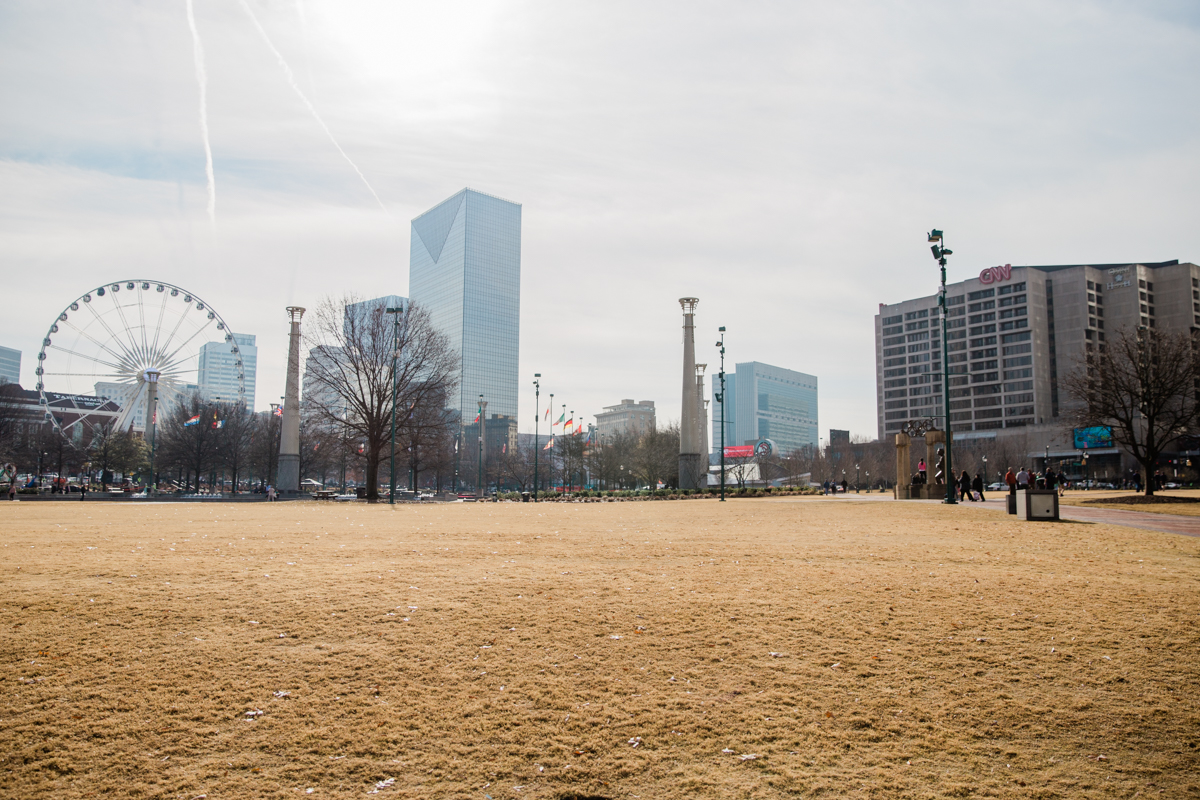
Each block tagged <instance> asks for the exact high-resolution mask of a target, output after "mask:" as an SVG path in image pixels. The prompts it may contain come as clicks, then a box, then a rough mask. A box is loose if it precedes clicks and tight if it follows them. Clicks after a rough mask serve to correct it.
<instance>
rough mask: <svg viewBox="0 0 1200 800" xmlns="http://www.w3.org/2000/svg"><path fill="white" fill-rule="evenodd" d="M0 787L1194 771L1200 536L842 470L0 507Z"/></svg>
mask: <svg viewBox="0 0 1200 800" xmlns="http://www.w3.org/2000/svg"><path fill="white" fill-rule="evenodd" d="M0 544H2V545H3V547H2V548H0V553H2V555H3V558H2V559H0V574H2V582H0V631H2V632H3V633H2V635H0V659H2V660H3V664H2V676H0V687H2V689H0V796H2V797H6V798H42V797H46V798H50V797H53V798H60V797H62V798H75V797H103V796H112V797H165V798H188V799H189V800H190V799H192V798H197V797H204V796H206V797H207V798H209V799H210V800H216V798H235V797H281V798H285V797H309V796H311V797H314V798H324V797H358V796H364V795H367V794H369V793H372V792H377V793H378V794H379V795H380V796H381V797H387V796H393V797H454V798H459V797H461V798H479V799H480V800H487V798H491V800H500V798H506V799H507V798H527V797H528V798H600V797H603V798H629V797H642V798H676V797H677V798H684V797H687V798H692V797H706V798H707V797H711V798H718V797H719V798H727V797H736V798H743V797H745V798H774V797H810V796H817V795H821V796H826V797H878V798H886V797H943V796H954V797H1042V798H1048V797H1135V796H1142V797H1173V798H1183V797H1192V798H1194V797H1197V796H1200V697H1198V692H1197V687H1198V686H1200V633H1198V631H1200V539H1195V538H1190V537H1183V536H1175V535H1170V534H1161V533H1154V532H1150V531H1144V530H1134V529H1130V528H1122V527H1115V526H1106V525H1096V524H1082V523H1070V522H1064V523H1058V524H1054V523H1021V522H1017V521H1014V519H1013V518H1011V517H1007V516H1005V515H1004V514H1002V513H999V512H997V511H994V510H991V509H983V508H978V507H972V506H970V505H967V506H961V507H943V506H940V505H937V504H922V503H896V502H887V501H875V502H854V501H853V500H847V499H844V498H842V499H825V500H822V499H812V500H737V501H731V502H728V503H725V504H723V505H722V504H719V503H717V502H715V501H705V502H641V503H612V504H587V505H583V504H578V505H569V504H539V505H531V504H479V505H475V504H454V505H441V506H396V507H388V506H386V505H381V506H366V505H360V504H353V505H331V504H317V503H311V502H310V503H274V504H266V503H260V504H181V503H175V504H167V503H163V504H149V503H144V504H135V503H69V502H57V503H53V502H40V503H39V502H24V503H4V504H3V505H0Z"/></svg>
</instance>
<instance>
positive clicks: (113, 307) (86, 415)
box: [34, 280, 246, 435]
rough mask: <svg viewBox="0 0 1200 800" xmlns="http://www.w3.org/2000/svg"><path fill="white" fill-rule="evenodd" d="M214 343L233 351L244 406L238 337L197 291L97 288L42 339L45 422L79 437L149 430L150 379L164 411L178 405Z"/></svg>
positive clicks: (154, 286)
mask: <svg viewBox="0 0 1200 800" xmlns="http://www.w3.org/2000/svg"><path fill="white" fill-rule="evenodd" d="M214 337H219V339H220V340H223V341H224V343H225V345H226V346H227V347H228V348H229V349H228V354H229V356H230V362H229V363H231V364H232V367H233V372H234V374H236V376H237V378H236V387H237V398H236V402H239V403H244V402H245V397H246V385H245V379H246V373H245V366H244V364H243V361H242V356H241V353H240V348H239V347H238V343H237V341H236V340H235V338H234V334H233V331H231V330H230V328H229V326H228V325H227V324H226V323H225V320H224V319H222V318H221V316H220V315H219V314H218V313H217V312H216V311H215V310H214V309H213V308H212V307H211V306H209V304H208V303H206V302H205V301H204V300H202V299H201V298H200V297H198V296H197V295H196V294H195V293H194V292H189V291H187V290H186V289H183V288H180V287H178V286H174V285H172V284H169V283H165V282H163V281H150V280H127V281H119V282H116V283H109V284H105V285H103V286H100V287H98V288H96V289H93V290H92V291H90V292H87V293H86V294H84V295H82V296H80V297H79V298H77V299H76V300H75V301H74V302H72V303H71V304H69V305H68V306H67V307H66V308H64V309H63V311H62V313H60V314H59V315H58V318H57V319H56V320H55V321H54V322H53V323H52V324H51V325H50V329H49V330H48V331H47V332H46V336H45V338H44V339H43V340H42V347H41V350H40V351H39V352H38V363H37V367H36V368H35V370H34V373H35V375H36V376H37V391H38V396H39V402H40V403H41V405H42V409H43V411H44V413H45V415H46V420H47V421H49V422H51V423H53V425H54V426H55V427H56V428H57V429H59V430H60V431H62V432H64V433H75V435H79V433H81V432H82V431H83V430H85V429H88V428H90V427H93V426H95V425H97V424H102V425H106V426H107V425H110V424H111V425H113V426H114V427H115V428H116V429H117V430H138V431H140V430H144V429H145V423H146V399H147V387H146V384H147V372H148V371H157V372H158V373H159V376H160V377H159V378H158V398H159V401H158V405H159V406H160V407H161V408H166V407H168V406H169V404H171V403H174V402H178V401H179V400H181V399H183V398H185V397H186V396H187V395H189V394H190V393H192V392H194V391H197V390H198V389H199V382H198V379H199V367H200V348H201V347H202V346H203V345H205V344H208V343H209V342H210V341H211V340H212V339H213V338H214ZM228 399H229V400H230V401H233V400H234V398H228ZM76 431H78V433H76Z"/></svg>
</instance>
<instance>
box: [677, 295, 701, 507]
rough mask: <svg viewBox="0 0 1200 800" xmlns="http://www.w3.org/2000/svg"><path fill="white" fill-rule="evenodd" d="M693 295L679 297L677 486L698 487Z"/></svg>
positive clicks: (684, 487)
mask: <svg viewBox="0 0 1200 800" xmlns="http://www.w3.org/2000/svg"><path fill="white" fill-rule="evenodd" d="M699 302H700V299H699V298H696V297H681V298H679V305H680V306H682V307H683V408H682V409H681V412H680V420H679V488H680V489H699V488H700V487H701V478H702V476H703V475H704V473H705V470H704V468H703V464H702V462H701V455H700V441H699V433H700V424H699V417H700V409H699V408H697V405H696V335H695V334H696V329H695V326H694V324H693V318H694V317H695V314H696V304H697V303H699Z"/></svg>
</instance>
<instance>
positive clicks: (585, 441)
mask: <svg viewBox="0 0 1200 800" xmlns="http://www.w3.org/2000/svg"><path fill="white" fill-rule="evenodd" d="M583 443H584V444H591V443H592V431H588V435H587V438H586V439H584V440H583Z"/></svg>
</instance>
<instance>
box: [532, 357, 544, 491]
mask: <svg viewBox="0 0 1200 800" xmlns="http://www.w3.org/2000/svg"><path fill="white" fill-rule="evenodd" d="M541 377H542V373H540V372H535V373H533V502H535V503H536V502H537V501H538V450H539V449H540V447H541V443H540V442H538V423H540V422H541V421H542V404H541V401H540V400H539V399H538V398H539V397H541V396H542V384H541Z"/></svg>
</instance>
